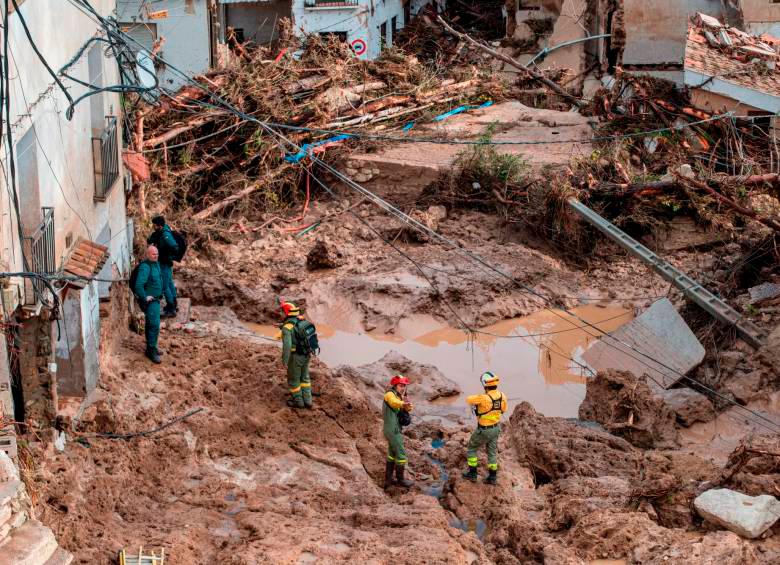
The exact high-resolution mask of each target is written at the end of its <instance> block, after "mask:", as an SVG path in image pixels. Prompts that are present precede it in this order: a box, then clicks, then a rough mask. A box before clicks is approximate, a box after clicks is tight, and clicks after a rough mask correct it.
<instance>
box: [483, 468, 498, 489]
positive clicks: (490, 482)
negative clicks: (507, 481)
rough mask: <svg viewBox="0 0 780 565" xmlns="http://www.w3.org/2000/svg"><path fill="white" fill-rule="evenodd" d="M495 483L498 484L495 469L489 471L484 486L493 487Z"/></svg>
mask: <svg viewBox="0 0 780 565" xmlns="http://www.w3.org/2000/svg"><path fill="white" fill-rule="evenodd" d="M496 483H498V471H496V470H495V469H489V470H488V476H487V477H485V484H486V485H495V484H496Z"/></svg>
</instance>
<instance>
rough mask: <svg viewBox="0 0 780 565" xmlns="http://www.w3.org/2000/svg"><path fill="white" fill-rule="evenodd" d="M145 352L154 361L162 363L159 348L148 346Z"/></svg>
mask: <svg viewBox="0 0 780 565" xmlns="http://www.w3.org/2000/svg"><path fill="white" fill-rule="evenodd" d="M145 354H146V356H147V357H148V358H149V360H150V361H151V362H152V363H155V364H157V365H159V364H160V363H162V360H161V359H160V354H159V353H157V349H155V348H154V347H147V348H146V352H145Z"/></svg>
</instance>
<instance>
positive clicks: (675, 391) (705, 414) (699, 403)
mask: <svg viewBox="0 0 780 565" xmlns="http://www.w3.org/2000/svg"><path fill="white" fill-rule="evenodd" d="M658 394H659V395H660V396H661V398H663V400H664V402H665V403H666V405H667V406H668V407H669V408H670V409H671V410H672V412H674V414H675V416H676V417H677V421H678V422H679V423H680V424H682V425H683V426H686V427H687V426H692V425H693V424H695V423H696V422H709V421H711V420H713V419H714V418H715V407H714V406H713V405H712V402H710V399H709V398H707V397H706V396H704V395H703V394H701V393H700V392H696V391H695V390H693V389H690V388H672V389H669V390H663V391H658Z"/></svg>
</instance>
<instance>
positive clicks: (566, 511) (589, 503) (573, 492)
mask: <svg viewBox="0 0 780 565" xmlns="http://www.w3.org/2000/svg"><path fill="white" fill-rule="evenodd" d="M545 489H546V494H547V497H548V505H549V507H550V513H549V518H548V524H549V527H550V529H551V530H553V531H559V530H564V529H569V528H571V527H572V526H573V525H575V524H577V523H578V522H579V521H580V520H581V519H582V518H583V517H585V516H587V515H588V514H590V513H592V512H596V511H598V510H613V511H617V512H624V511H627V510H628V509H629V505H630V503H631V502H632V496H631V494H632V488H631V483H630V482H629V481H628V480H626V479H624V478H621V477H569V478H568V479H560V480H558V481H555V482H554V483H552V484H551V485H548V486H547V487H545Z"/></svg>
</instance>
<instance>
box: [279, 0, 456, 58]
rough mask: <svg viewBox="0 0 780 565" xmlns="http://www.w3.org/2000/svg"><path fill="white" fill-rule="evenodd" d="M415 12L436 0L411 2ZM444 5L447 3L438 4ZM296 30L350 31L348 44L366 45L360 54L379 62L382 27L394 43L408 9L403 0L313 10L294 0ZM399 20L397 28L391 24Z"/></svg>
mask: <svg viewBox="0 0 780 565" xmlns="http://www.w3.org/2000/svg"><path fill="white" fill-rule="evenodd" d="M410 1H411V13H412V15H415V14H417V13H418V12H419V11H420V10H421V9H422V8H423V7H425V6H426V5H428V4H431V3H434V2H435V0H410ZM436 3H437V4H443V0H438V1H436ZM292 16H293V28H294V29H295V31H296V33H298V34H300V35H306V34H310V33H336V32H346V34H347V42H348V43H349V44H350V45H352V46H353V48H355V47H356V46H358V45H360V42H361V41H363V42H365V46H366V49H365V52H363V53H362V54H360V55H358V56H359V57H360V58H361V59H376V58H377V57H378V56H379V54H380V53H381V52H382V41H381V31H380V29H379V26H380V25H386V26H387V28H388V31H387V45H388V46H390V45H392V43H393V37H394V36H395V34H396V32H398V31H400V30H401V29H403V27H404V26H405V25H406V23H407V22H405V21H404V7H403V1H402V0H360V3H359V5H358V6H355V7H351V6H344V7H322V8H317V7H309V6H306V5H305V3H304V0H294V1H293V6H292ZM394 17H395V18H396V29H395V30H393V29H391V28H392V26H391V22H392V19H393V18H394Z"/></svg>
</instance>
